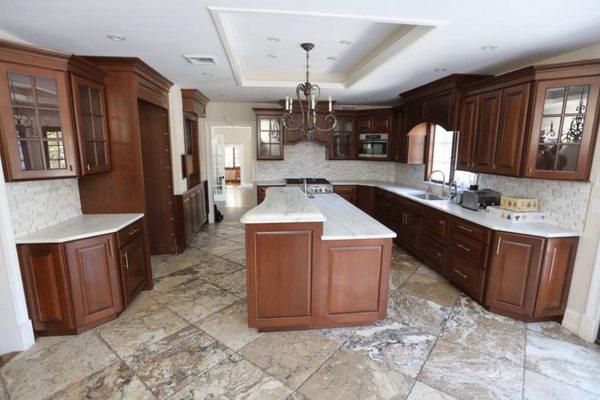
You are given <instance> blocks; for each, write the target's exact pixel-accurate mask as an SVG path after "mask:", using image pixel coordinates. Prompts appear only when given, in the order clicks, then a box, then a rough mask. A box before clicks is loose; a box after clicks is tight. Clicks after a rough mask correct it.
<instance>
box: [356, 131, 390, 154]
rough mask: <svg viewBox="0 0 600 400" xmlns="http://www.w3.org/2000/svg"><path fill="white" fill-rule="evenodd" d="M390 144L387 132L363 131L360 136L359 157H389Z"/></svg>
mask: <svg viewBox="0 0 600 400" xmlns="http://www.w3.org/2000/svg"><path fill="white" fill-rule="evenodd" d="M388 144H389V139H388V134H387V133H361V134H360V135H359V136H358V157H359V158H387V155H388Z"/></svg>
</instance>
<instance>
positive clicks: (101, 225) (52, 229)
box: [15, 213, 144, 244]
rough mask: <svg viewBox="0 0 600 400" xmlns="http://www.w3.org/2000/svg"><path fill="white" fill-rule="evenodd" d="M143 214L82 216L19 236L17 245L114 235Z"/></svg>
mask: <svg viewBox="0 0 600 400" xmlns="http://www.w3.org/2000/svg"><path fill="white" fill-rule="evenodd" d="M143 216H144V214H137V213H136V214H83V215H79V216H77V217H74V218H70V219H68V220H66V221H63V222H60V223H58V224H56V225H52V226H49V227H48V228H44V229H41V230H39V231H36V232H33V233H30V234H29V235H24V236H20V237H18V238H16V239H15V242H16V243H17V244H33V243H65V242H71V241H73V240H79V239H85V238H89V237H94V236H100V235H106V234H109V233H115V232H117V231H119V230H121V229H123V228H125V227H126V226H127V225H129V224H131V223H133V222H135V221H137V220H138V219H140V218H142V217H143Z"/></svg>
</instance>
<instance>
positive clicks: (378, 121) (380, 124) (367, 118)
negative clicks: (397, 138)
mask: <svg viewBox="0 0 600 400" xmlns="http://www.w3.org/2000/svg"><path fill="white" fill-rule="evenodd" d="M357 114H358V118H357V121H358V133H359V134H360V133H391V131H392V109H391V108H382V109H372V110H360V111H358V113H357Z"/></svg>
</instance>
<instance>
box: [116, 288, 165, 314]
mask: <svg viewBox="0 0 600 400" xmlns="http://www.w3.org/2000/svg"><path fill="white" fill-rule="evenodd" d="M157 304H158V303H156V300H154V298H153V297H152V295H151V294H150V291H149V290H143V291H141V292H140V293H139V294H138V295H137V296H136V297H135V299H133V301H132V302H131V303H130V304H129V305H128V306H127V308H126V309H125V310H124V311H123V312H122V313H121V315H120V317H121V318H122V317H126V316H128V315H132V314H135V313H138V312H140V311H144V310H148V309H149V308H152V307H154V306H156V305H157Z"/></svg>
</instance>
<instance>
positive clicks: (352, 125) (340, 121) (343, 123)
mask: <svg viewBox="0 0 600 400" xmlns="http://www.w3.org/2000/svg"><path fill="white" fill-rule="evenodd" d="M335 116H336V118H337V124H336V126H335V128H333V131H331V132H329V134H330V136H331V142H330V144H329V151H328V152H327V156H328V159H329V160H352V159H354V158H355V156H356V150H357V148H356V113H355V112H345V111H339V112H336V113H335Z"/></svg>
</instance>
